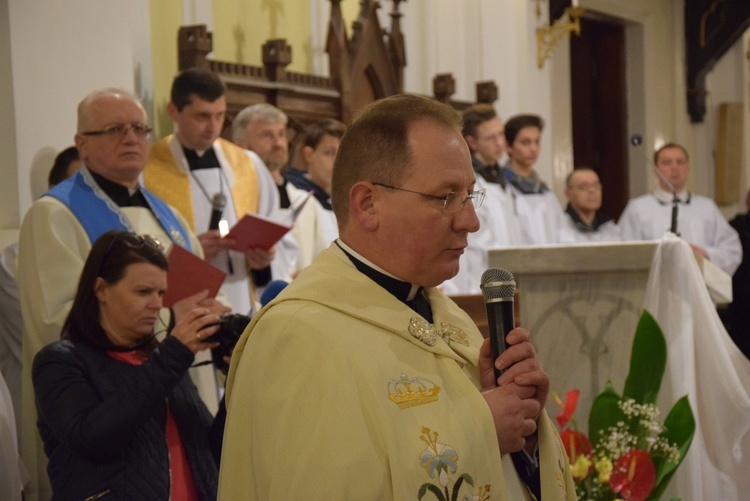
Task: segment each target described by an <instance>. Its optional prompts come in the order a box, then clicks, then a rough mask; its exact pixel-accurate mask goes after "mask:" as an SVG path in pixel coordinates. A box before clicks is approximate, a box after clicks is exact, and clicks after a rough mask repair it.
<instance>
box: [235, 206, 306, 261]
mask: <svg viewBox="0 0 750 501" xmlns="http://www.w3.org/2000/svg"><path fill="white" fill-rule="evenodd" d="M291 229H292V227H291V226H286V225H284V224H281V223H277V222H276V221H272V220H271V219H268V218H265V217H263V216H259V215H258V214H245V216H244V217H243V218H242V219H240V220H239V221H237V224H235V225H234V226H232V229H231V230H229V233H227V234H226V236H225V237H224V238H232V239H234V240H235V244H234V246H232V250H236V251H240V252H245V251H246V250H248V249H270V248H271V247H272V246H273V244H275V243H276V242H278V241H279V240H280V239H281V237H283V236H284V235H286V233H287V232H288V231H289V230H291Z"/></svg>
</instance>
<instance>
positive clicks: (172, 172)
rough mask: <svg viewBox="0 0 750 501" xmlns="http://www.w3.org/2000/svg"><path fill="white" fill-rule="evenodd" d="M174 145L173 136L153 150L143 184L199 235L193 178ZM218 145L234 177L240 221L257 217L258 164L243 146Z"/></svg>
mask: <svg viewBox="0 0 750 501" xmlns="http://www.w3.org/2000/svg"><path fill="white" fill-rule="evenodd" d="M171 141H172V136H171V135H169V136H167V137H165V138H163V139H161V140H160V141H157V142H156V143H154V145H153V146H152V147H151V150H150V151H149V154H148V162H147V163H146V168H145V169H144V170H143V182H144V184H145V185H146V188H148V189H149V190H150V191H151V192H152V193H154V194H155V195H156V196H158V197H159V198H161V199H162V200H164V201H165V202H167V203H168V204H170V205H171V206H172V207H174V208H175V209H177V210H178V211H179V212H180V214H182V216H183V217H184V218H185V219H186V220H187V222H188V224H190V228H192V230H193V231H195V218H194V216H193V199H192V197H191V196H189V193H190V177H189V176H188V174H187V173H186V172H183V171H182V170H180V168H179V167H178V165H177V159H176V158H175V157H174V155H172V150H171V149H170V147H169V145H170V142H171ZM216 141H217V143H218V144H219V146H220V147H221V151H222V152H223V153H224V157H225V158H226V159H227V162H228V163H229V165H230V167H231V168H232V172H233V173H234V184H233V185H232V188H231V191H232V200H233V201H234V210H235V213H236V214H237V219H240V218H241V217H242V216H244V215H245V214H246V213H248V212H252V213H257V212H258V207H259V197H260V195H259V191H260V190H259V186H258V175H257V173H256V171H255V169H256V166H255V164H254V163H253V161H252V160H251V159H250V157H249V156H248V155H247V153H246V152H245V150H243V149H242V148H240V147H239V146H235V145H234V144H232V143H230V142H229V141H226V140H225V139H222V138H219V139H217V140H216Z"/></svg>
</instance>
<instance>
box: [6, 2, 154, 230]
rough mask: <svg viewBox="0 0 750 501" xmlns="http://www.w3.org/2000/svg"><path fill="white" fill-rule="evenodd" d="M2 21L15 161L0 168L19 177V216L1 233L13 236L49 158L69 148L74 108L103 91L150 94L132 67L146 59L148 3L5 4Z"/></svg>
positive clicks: (144, 75) (143, 70)
mask: <svg viewBox="0 0 750 501" xmlns="http://www.w3.org/2000/svg"><path fill="white" fill-rule="evenodd" d="M7 13H8V20H9V25H10V33H9V56H10V58H9V61H10V72H9V73H10V75H11V78H12V89H13V107H14V111H15V124H14V126H15V139H14V140H15V149H16V155H15V157H14V158H6V159H5V162H7V163H9V164H15V167H14V168H15V170H16V172H17V173H18V176H17V187H16V192H17V196H18V199H17V202H16V203H17V207H18V213H17V215H16V217H14V218H13V220H10V221H6V220H4V221H3V227H9V228H13V227H16V228H17V227H18V225H19V224H20V218H22V215H23V214H24V213H25V211H26V210H27V209H28V208H29V206H30V205H31V203H32V201H33V200H34V198H36V197H37V196H39V195H40V194H41V193H43V192H44V191H45V189H46V177H47V173H48V172H49V168H50V167H51V165H52V160H53V159H54V156H55V155H56V154H57V153H58V152H59V151H60V150H62V149H63V148H66V147H67V146H70V145H72V144H73V135H74V134H75V128H76V107H77V105H78V102H79V101H80V100H81V99H82V98H83V97H85V95H86V94H88V93H89V92H90V91H92V90H94V89H97V88H101V87H109V86H115V87H123V88H125V89H127V90H130V91H135V90H136V89H138V90H142V91H145V92H148V91H147V87H148V82H149V81H150V69H147V68H150V63H147V62H146V63H144V62H143V61H138V60H137V58H142V57H145V54H146V53H147V50H146V47H147V45H148V26H149V25H148V0H137V1H131V2H125V3H123V2H116V1H113V0H70V1H68V2H47V1H43V0H8V9H7ZM5 140H6V139H5V138H3V139H0V141H5ZM4 148H8V146H7V145H5V146H4ZM5 189H7V188H5ZM5 189H4V190H5Z"/></svg>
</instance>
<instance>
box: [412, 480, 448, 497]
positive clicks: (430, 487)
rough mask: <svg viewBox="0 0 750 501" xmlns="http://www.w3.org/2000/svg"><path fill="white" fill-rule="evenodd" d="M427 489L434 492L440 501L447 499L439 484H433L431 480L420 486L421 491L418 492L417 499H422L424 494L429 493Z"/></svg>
mask: <svg viewBox="0 0 750 501" xmlns="http://www.w3.org/2000/svg"><path fill="white" fill-rule="evenodd" d="M427 491H430V492H432V493H433V494H434V495H435V497H436V498H438V501H447V500H446V499H445V496H444V495H443V493H442V492H441V491H440V489H439V488H438V486H436V485H435V484H431V483H429V482H426V483H424V484H422V486H421V487H420V488H419V492H418V493H417V499H422V498H423V497H424V495H425V494H427Z"/></svg>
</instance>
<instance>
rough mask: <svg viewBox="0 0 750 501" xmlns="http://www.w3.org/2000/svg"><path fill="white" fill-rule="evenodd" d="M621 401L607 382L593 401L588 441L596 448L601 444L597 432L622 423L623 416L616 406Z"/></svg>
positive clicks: (610, 383) (600, 437)
mask: <svg viewBox="0 0 750 501" xmlns="http://www.w3.org/2000/svg"><path fill="white" fill-rule="evenodd" d="M621 399H622V397H620V395H618V394H617V392H616V391H615V388H614V386H612V382H610V381H608V382H607V385H606V386H605V387H604V390H603V391H602V392H601V393H600V394H599V395H598V396H597V397H596V398H595V399H594V403H592V404H591V412H589V440H590V441H591V444H592V445H593V446H594V447H596V446H597V445H598V444H599V442H601V439H602V436H601V434H600V433H599V431H600V430H601V431H606V430H607V428H609V427H610V426H614V425H615V424H616V423H617V422H618V421H623V420H624V419H625V415H624V414H623V412H622V411H621V410H620V407H619V406H618V405H617V404H618V402H619V401H620V400H621Z"/></svg>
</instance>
